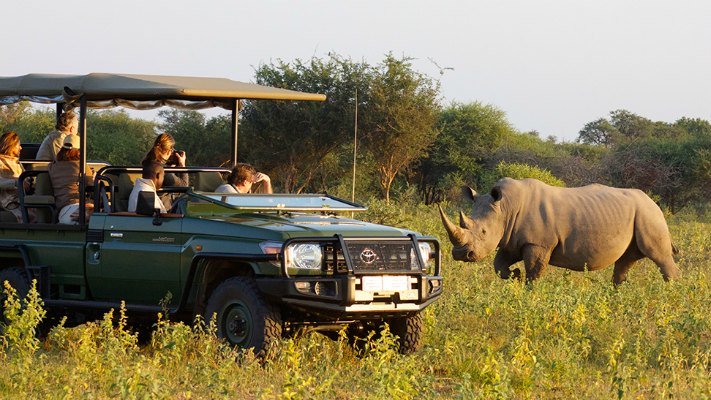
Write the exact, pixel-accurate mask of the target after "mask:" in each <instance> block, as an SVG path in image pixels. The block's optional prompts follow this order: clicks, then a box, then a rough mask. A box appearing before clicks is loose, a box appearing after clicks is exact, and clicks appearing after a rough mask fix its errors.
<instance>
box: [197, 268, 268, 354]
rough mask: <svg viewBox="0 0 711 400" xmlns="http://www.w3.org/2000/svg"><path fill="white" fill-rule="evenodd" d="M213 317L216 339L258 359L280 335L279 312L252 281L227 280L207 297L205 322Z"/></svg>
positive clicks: (236, 278)
mask: <svg viewBox="0 0 711 400" xmlns="http://www.w3.org/2000/svg"><path fill="white" fill-rule="evenodd" d="M213 315H215V316H216V321H215V322H216V325H217V336H218V337H219V338H223V339H225V340H226V341H227V342H228V343H229V344H230V345H232V346H238V347H241V348H243V349H253V351H254V354H255V355H256V356H258V357H264V356H265V355H266V354H267V351H268V349H269V346H270V345H271V344H272V343H273V342H274V341H276V340H278V339H279V338H281V334H282V321H281V314H280V313H279V310H278V309H276V308H275V307H274V306H272V305H271V304H269V303H267V302H266V301H265V300H264V299H263V298H262V296H261V295H260V294H259V290H258V289H257V285H256V284H255V283H254V280H253V279H250V278H246V277H234V278H229V279H227V280H225V281H224V282H222V283H221V284H220V285H219V286H218V287H217V288H216V289H215V290H214V291H213V292H212V294H211V295H210V298H209V299H208V301H207V307H206V308H205V320H206V321H210V319H211V318H212V317H213Z"/></svg>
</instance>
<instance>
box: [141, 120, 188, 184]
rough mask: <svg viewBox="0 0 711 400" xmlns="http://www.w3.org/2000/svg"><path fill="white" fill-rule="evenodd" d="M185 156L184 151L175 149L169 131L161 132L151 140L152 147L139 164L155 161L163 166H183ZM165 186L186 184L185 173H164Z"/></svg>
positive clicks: (173, 140) (186, 176)
mask: <svg viewBox="0 0 711 400" xmlns="http://www.w3.org/2000/svg"><path fill="white" fill-rule="evenodd" d="M186 159H187V156H186V155H185V152H184V151H175V139H173V136H171V135H170V134H169V133H161V134H160V135H158V136H157V137H156V140H155V141H154V142H153V147H151V149H150V150H148V153H147V154H146V156H145V157H143V161H141V165H144V164H146V163H151V162H155V163H158V164H160V165H162V166H163V167H184V166H185V161H186ZM163 179H164V181H165V182H164V185H165V186H188V174H187V173H179V174H173V173H167V174H165V177H164V178H163Z"/></svg>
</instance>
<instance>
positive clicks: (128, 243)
mask: <svg viewBox="0 0 711 400" xmlns="http://www.w3.org/2000/svg"><path fill="white" fill-rule="evenodd" d="M128 214H129V213H112V214H108V215H106V217H105V219H104V221H103V232H99V233H98V234H97V236H98V237H99V238H100V240H97V241H93V242H91V241H90V242H88V243H87V266H86V275H87V280H88V283H89V287H90V290H91V293H92V296H93V297H94V299H96V300H105V301H112V302H114V301H120V300H125V301H126V303H128V304H143V305H149V306H151V305H153V306H158V305H159V302H160V300H161V299H164V298H165V297H166V296H167V295H168V294H170V297H171V298H172V301H171V304H172V305H175V304H177V303H178V301H179V299H180V296H181V294H182V293H181V292H182V288H181V286H180V255H181V250H182V248H183V239H182V238H183V235H182V234H181V228H182V223H183V218H182V217H180V216H175V215H173V216H172V217H157V218H154V217H149V216H142V215H136V214H133V215H128Z"/></svg>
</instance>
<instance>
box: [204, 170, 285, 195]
mask: <svg viewBox="0 0 711 400" xmlns="http://www.w3.org/2000/svg"><path fill="white" fill-rule="evenodd" d="M258 182H264V186H262V187H261V188H260V190H259V192H260V193H266V194H271V193H272V181H271V179H269V176H268V175H267V174H263V173H261V172H257V170H256V169H254V167H253V166H251V165H249V164H247V163H238V164H237V165H235V166H234V167H233V168H232V171H230V174H229V175H227V183H225V184H223V185H220V186H218V187H217V189H215V192H216V193H251V191H252V185H254V184H255V183H258Z"/></svg>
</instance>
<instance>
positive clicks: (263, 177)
mask: <svg viewBox="0 0 711 400" xmlns="http://www.w3.org/2000/svg"><path fill="white" fill-rule="evenodd" d="M262 181H264V183H271V182H272V180H271V179H270V178H269V175H267V174H263V173H261V172H257V174H256V175H254V179H253V180H252V183H257V182H262Z"/></svg>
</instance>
